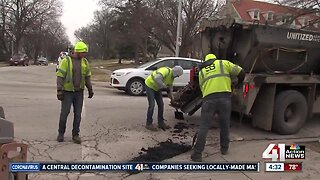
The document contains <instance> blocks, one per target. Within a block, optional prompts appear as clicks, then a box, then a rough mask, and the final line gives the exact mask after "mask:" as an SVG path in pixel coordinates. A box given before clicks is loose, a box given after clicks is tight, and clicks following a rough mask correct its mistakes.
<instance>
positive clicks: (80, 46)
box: [74, 41, 88, 53]
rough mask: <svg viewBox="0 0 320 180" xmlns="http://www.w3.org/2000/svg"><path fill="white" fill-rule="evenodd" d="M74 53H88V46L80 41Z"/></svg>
mask: <svg viewBox="0 0 320 180" xmlns="http://www.w3.org/2000/svg"><path fill="white" fill-rule="evenodd" d="M74 52H78V53H83V52H88V46H87V45H86V44H85V43H84V42H82V41H79V42H77V43H76V45H75V46H74Z"/></svg>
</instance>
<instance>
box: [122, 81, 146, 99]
mask: <svg viewBox="0 0 320 180" xmlns="http://www.w3.org/2000/svg"><path fill="white" fill-rule="evenodd" d="M144 89H145V88H144V82H143V81H142V80H141V79H138V78H134V79H131V80H130V81H129V82H128V83H127V87H126V92H128V93H129V94H130V95H132V96H141V95H143V92H144Z"/></svg>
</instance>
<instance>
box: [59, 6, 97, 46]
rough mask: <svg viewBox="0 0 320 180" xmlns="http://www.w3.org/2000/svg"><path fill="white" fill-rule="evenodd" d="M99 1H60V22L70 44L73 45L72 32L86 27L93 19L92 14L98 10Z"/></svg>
mask: <svg viewBox="0 0 320 180" xmlns="http://www.w3.org/2000/svg"><path fill="white" fill-rule="evenodd" d="M98 1H99V0H62V2H63V15H62V17H61V22H62V23H63V25H64V26H65V27H66V28H67V34H68V36H69V39H70V41H71V43H74V42H75V40H76V38H75V37H74V35H73V34H74V31H75V30H77V29H79V28H80V27H83V26H86V25H87V24H89V23H90V22H91V21H92V19H93V13H94V11H95V10H97V9H98V5H97V3H98Z"/></svg>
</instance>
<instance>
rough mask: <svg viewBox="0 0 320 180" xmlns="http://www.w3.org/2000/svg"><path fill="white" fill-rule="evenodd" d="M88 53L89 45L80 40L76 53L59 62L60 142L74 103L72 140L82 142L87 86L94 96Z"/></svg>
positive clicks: (90, 96) (76, 46)
mask: <svg viewBox="0 0 320 180" xmlns="http://www.w3.org/2000/svg"><path fill="white" fill-rule="evenodd" d="M87 53H88V47H87V45H86V44H85V43H84V42H82V41H79V42H77V43H76V45H75V47H74V53H73V54H71V56H66V57H65V58H64V59H62V60H61V62H60V63H59V68H58V71H57V73H56V75H57V98H58V100H60V101H61V112H60V119H59V129H58V133H59V134H58V137H57V141H58V142H63V141H64V133H65V130H66V123H67V118H68V115H69V113H70V108H71V105H72V104H73V110H74V120H73V130H72V140H73V142H74V143H77V144H80V143H81V138H80V137H79V132H80V122H81V112H82V106H83V91H84V87H85V86H86V87H87V89H88V92H89V96H88V98H92V97H93V94H94V93H93V90H92V84H91V78H90V77H91V70H90V65H89V63H88V60H87V59H86V58H85V56H86V54H87Z"/></svg>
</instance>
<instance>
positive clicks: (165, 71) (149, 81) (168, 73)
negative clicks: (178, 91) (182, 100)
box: [145, 67, 173, 91]
mask: <svg viewBox="0 0 320 180" xmlns="http://www.w3.org/2000/svg"><path fill="white" fill-rule="evenodd" d="M156 74H160V75H161V76H162V77H163V82H164V84H165V85H166V86H171V85H172V84H173V74H172V69H171V68H169V67H161V68H159V69H158V70H156V71H153V72H152V73H151V75H149V76H148V77H147V78H146V80H145V84H146V86H148V87H149V88H151V89H153V90H155V91H158V90H159V88H158V86H157V84H156V82H155V80H154V76H155V75H156Z"/></svg>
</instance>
